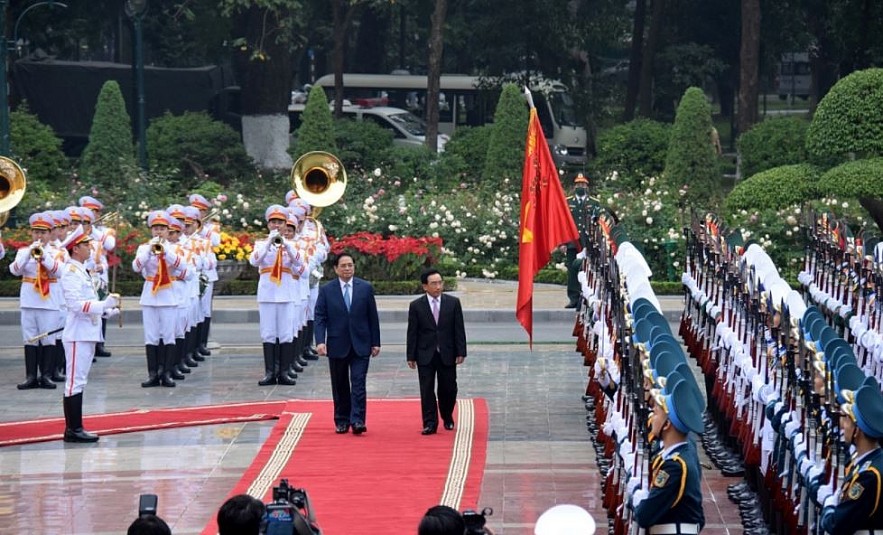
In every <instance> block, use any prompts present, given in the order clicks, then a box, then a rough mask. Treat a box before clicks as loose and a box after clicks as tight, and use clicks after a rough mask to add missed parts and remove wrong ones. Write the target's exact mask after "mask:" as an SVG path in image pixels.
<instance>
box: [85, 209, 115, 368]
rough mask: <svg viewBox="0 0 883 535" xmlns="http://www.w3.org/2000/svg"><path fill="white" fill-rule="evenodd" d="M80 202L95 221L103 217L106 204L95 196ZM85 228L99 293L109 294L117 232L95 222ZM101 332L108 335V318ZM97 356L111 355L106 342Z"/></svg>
mask: <svg viewBox="0 0 883 535" xmlns="http://www.w3.org/2000/svg"><path fill="white" fill-rule="evenodd" d="M79 204H80V207H81V208H86V209H88V210H91V211H92V215H93V217H94V218H95V220H94V221H97V220H98V219H100V218H101V215H102V214H101V213H102V212H103V211H104V204H102V203H101V201H99V200H98V199H96V198H95V197H90V196H88V195H85V196H83V197H80V200H79ZM94 221H93V222H94ZM83 228H84V230H85V231H86V232H88V233H89V237H90V238H91V239H92V243H93V245H92V256H93V258H92V260H93V262H95V265H96V266H97V267H96V269H95V270H94V271H93V276H95V277H96V278H97V279H98V281H99V294H107V289H108V287H109V286H108V285H109V282H110V276H109V273H110V267H109V263H108V259H107V255H109V254H110V253H112V252H113V250H114V249H115V248H116V232H115V231H114V229H112V228H107V227H106V226H104V225H99V224H93V225H90V226H89V227H86V226H85V222H84V227H83ZM101 333H102V334H103V335H105V336H106V335H107V319H102V320H101ZM95 356H96V357H109V356H111V353H110V351H107V350H106V349H105V348H104V342H100V343H98V345H97V346H95Z"/></svg>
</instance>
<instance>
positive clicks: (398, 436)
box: [202, 399, 488, 535]
mask: <svg viewBox="0 0 883 535" xmlns="http://www.w3.org/2000/svg"><path fill="white" fill-rule="evenodd" d="M332 411H333V407H332V403H331V402H330V401H292V402H289V403H288V405H287V406H286V407H285V409H284V411H282V414H281V416H280V418H279V422H278V423H277V424H276V426H275V427H274V429H273V431H272V433H271V435H270V437H269V438H268V439H267V441H266V442H265V443H264V446H263V447H262V448H261V451H260V452H259V453H258V455H257V456H256V457H255V460H254V462H253V463H252V465H251V466H250V467H249V468H248V470H246V472H245V474H244V475H243V477H242V479H241V480H240V482H239V483H238V484H237V485H236V487H235V488H234V489H233V491H231V493H230V495H231V496H232V495H235V494H241V493H248V494H251V495H252V496H256V497H259V498H260V499H261V500H262V501H264V502H265V503H266V502H269V501H270V499H271V497H272V488H273V486H275V485H277V484H278V483H279V480H280V478H287V479H288V481H289V484H291V485H292V486H294V487H299V488H303V489H306V490H307V493H308V494H309V497H310V501H311V502H312V506H313V510H314V512H315V515H316V519H317V521H318V524H319V526H320V527H321V528H322V533H323V535H353V534H363V533H364V534H367V533H415V532H416V530H417V524H418V523H419V522H420V518H422V516H423V514H424V513H425V512H426V509H428V508H429V507H431V506H433V505H438V504H446V505H450V506H451V507H454V508H456V509H459V510H462V509H465V508H476V506H477V502H478V494H479V490H480V489H481V478H482V476H483V474H484V464H485V456H486V453H487V437H488V416H487V415H488V413H487V404H486V403H485V401H484V400H483V399H474V400H473V399H465V400H460V401H458V403H457V413H456V414H455V416H454V417H455V420H456V422H457V428H456V430H455V431H445V430H443V429H441V430H440V431H439V433H438V434H436V435H430V436H422V435H421V434H420V428H421V423H420V400H419V399H414V400H376V401H375V400H369V401H368V422H366V423H367V425H368V432H367V433H365V434H364V435H362V436H355V435H352V434H346V435H337V434H335V433H334V423H333V417H332ZM202 533H203V535H211V534H214V533H217V526H216V524H215V522H214V519H213V520H212V522H211V523H209V525H208V526H206V528H205V529H204V530H203V532H202Z"/></svg>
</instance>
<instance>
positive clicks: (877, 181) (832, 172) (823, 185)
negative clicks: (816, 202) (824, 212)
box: [818, 158, 883, 198]
mask: <svg viewBox="0 0 883 535" xmlns="http://www.w3.org/2000/svg"><path fill="white" fill-rule="evenodd" d="M818 189H819V193H821V194H823V195H830V196H837V197H851V198H862V197H880V196H881V192H883V158H869V159H866V160H855V161H851V162H846V163H842V164H840V165H838V166H837V167H834V168H832V169H829V170H828V171H827V172H826V173H825V174H823V175H822V177H821V179H820V180H819V184H818Z"/></svg>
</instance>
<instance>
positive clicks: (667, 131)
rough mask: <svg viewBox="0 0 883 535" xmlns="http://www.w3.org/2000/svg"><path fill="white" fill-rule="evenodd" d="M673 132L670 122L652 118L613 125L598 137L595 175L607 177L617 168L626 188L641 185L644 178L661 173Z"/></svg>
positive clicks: (594, 164) (630, 188)
mask: <svg viewBox="0 0 883 535" xmlns="http://www.w3.org/2000/svg"><path fill="white" fill-rule="evenodd" d="M670 135H671V126H670V125H668V124H666V123H661V122H658V121H652V120H650V119H643V118H642V119H635V120H634V121H629V122H628V123H625V124H621V125H617V126H614V127H613V128H611V129H610V130H607V131H606V132H604V133H602V134H601V135H599V136H598V156H597V157H596V158H595V160H594V162H593V166H592V167H593V174H595V175H596V176H597V178H600V179H604V178H607V177H609V176H611V175H612V174H613V172H614V171H615V172H616V173H617V174H618V175H619V176H618V179H617V182H619V183H620V185H621V187H622V188H623V189H625V190H634V189H636V188H638V187H639V186H640V183H641V180H642V179H644V178H649V177H651V176H659V175H660V174H661V173H662V171H663V169H664V168H665V158H666V155H667V154H668V144H669V137H670Z"/></svg>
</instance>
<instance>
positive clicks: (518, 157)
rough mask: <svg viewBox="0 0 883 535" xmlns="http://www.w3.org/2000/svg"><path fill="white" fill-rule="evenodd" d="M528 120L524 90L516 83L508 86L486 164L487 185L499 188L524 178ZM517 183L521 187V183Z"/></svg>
mask: <svg viewBox="0 0 883 535" xmlns="http://www.w3.org/2000/svg"><path fill="white" fill-rule="evenodd" d="M527 120H528V112H527V108H526V107H525V105H524V97H522V96H521V91H519V89H518V87H517V86H516V85H515V84H504V85H503V91H502V92H501V93H500V100H499V102H497V109H496V113H495V114H494V124H493V126H492V127H491V138H490V141H489V142H488V149H487V157H486V158H485V161H484V171H483V172H482V182H483V183H484V185H485V186H487V187H489V188H491V189H497V188H499V187H500V185H501V184H503V183H504V181H505V180H506V179H509V181H510V183H512V182H513V181H516V179H518V178H519V177H520V176H521V170H522V169H521V168H522V166H523V165H524V140H525V137H526V135H527ZM516 184H520V180H518V181H517V182H516Z"/></svg>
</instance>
